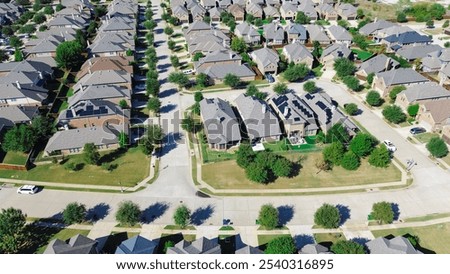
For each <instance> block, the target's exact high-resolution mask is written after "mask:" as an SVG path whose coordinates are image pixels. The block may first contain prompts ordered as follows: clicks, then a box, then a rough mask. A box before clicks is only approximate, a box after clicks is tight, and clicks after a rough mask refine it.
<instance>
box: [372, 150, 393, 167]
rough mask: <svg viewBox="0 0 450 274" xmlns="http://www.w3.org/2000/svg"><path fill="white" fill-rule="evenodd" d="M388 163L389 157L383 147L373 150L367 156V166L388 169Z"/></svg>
mask: <svg viewBox="0 0 450 274" xmlns="http://www.w3.org/2000/svg"><path fill="white" fill-rule="evenodd" d="M390 161H391V155H390V153H389V151H388V149H387V148H386V147H385V146H384V145H382V146H380V147H378V148H375V149H374V150H373V151H372V153H370V156H369V164H370V165H372V166H375V167H388V166H389V162H390Z"/></svg>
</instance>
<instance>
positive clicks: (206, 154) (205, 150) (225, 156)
mask: <svg viewBox="0 0 450 274" xmlns="http://www.w3.org/2000/svg"><path fill="white" fill-rule="evenodd" d="M197 136H198V138H199V142H200V146H201V149H202V158H203V163H210V162H220V161H226V160H233V159H236V155H235V154H234V153H231V152H229V151H219V150H212V149H210V148H209V147H208V144H207V143H206V140H205V139H204V138H202V137H201V136H202V133H199V134H198V135H197Z"/></svg>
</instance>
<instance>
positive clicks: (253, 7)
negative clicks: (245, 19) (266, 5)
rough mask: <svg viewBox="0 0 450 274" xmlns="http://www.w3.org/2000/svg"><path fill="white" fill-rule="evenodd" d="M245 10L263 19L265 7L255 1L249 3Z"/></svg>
mask: <svg viewBox="0 0 450 274" xmlns="http://www.w3.org/2000/svg"><path fill="white" fill-rule="evenodd" d="M245 11H246V12H247V15H248V14H250V15H252V16H253V17H254V18H259V19H262V17H263V14H264V12H263V8H262V7H261V6H260V5H258V4H254V3H250V4H247V6H246V7H245Z"/></svg>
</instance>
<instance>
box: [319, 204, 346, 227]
mask: <svg viewBox="0 0 450 274" xmlns="http://www.w3.org/2000/svg"><path fill="white" fill-rule="evenodd" d="M314 223H315V224H316V225H320V226H322V227H324V228H338V227H339V224H340V223H341V214H340V213H339V209H337V208H336V207H335V206H333V205H330V204H323V205H322V206H321V207H320V208H319V209H317V211H316V213H314Z"/></svg>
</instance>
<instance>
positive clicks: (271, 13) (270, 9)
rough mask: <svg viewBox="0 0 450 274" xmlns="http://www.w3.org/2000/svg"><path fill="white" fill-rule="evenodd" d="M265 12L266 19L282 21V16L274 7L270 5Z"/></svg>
mask: <svg viewBox="0 0 450 274" xmlns="http://www.w3.org/2000/svg"><path fill="white" fill-rule="evenodd" d="M263 11H264V15H265V16H266V18H267V17H270V18H273V19H275V20H277V19H280V16H281V15H280V12H279V11H278V9H277V8H275V7H274V6H270V5H268V6H266V7H265V8H264V9H263Z"/></svg>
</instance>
